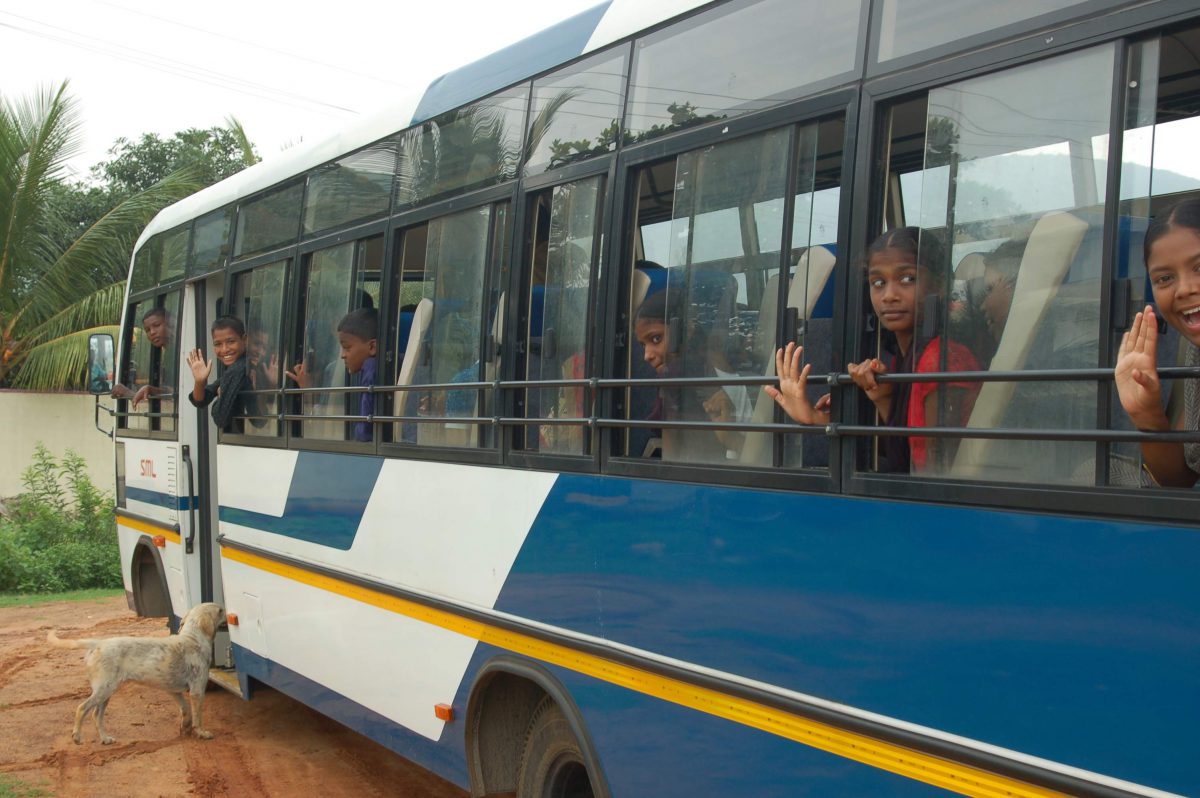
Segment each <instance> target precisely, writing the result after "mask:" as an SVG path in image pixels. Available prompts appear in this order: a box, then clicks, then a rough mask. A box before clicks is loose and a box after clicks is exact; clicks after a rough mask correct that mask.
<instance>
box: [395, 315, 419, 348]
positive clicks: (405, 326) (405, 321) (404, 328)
mask: <svg viewBox="0 0 1200 798" xmlns="http://www.w3.org/2000/svg"><path fill="white" fill-rule="evenodd" d="M414 315H415V311H412V310H402V311H400V331H399V335H398V336H397V342H398V343H399V346H397V347H396V348H397V350H398V351H400V352H404V351H406V350H407V349H408V336H409V333H411V332H412V324H413V316H414Z"/></svg>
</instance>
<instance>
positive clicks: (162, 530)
mask: <svg viewBox="0 0 1200 798" xmlns="http://www.w3.org/2000/svg"><path fill="white" fill-rule="evenodd" d="M117 525H118V526H124V527H129V528H130V529H136V530H137V531H138V532H144V533H146V534H147V535H162V536H163V537H164V538H166V539H167V540H169V541H171V542H172V543H179V542H180V537H179V533H178V532H175V531H173V530H170V529H167V528H166V527H163V526H159V525H158V524H152V523H150V522H149V521H139V520H137V519H135V518H126V517H125V516H123V515H118V516H117Z"/></svg>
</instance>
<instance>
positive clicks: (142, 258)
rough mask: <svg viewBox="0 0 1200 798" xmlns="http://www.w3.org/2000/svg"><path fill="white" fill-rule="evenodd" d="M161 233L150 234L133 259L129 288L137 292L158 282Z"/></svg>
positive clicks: (160, 258)
mask: <svg viewBox="0 0 1200 798" xmlns="http://www.w3.org/2000/svg"><path fill="white" fill-rule="evenodd" d="M162 241H163V237H162V234H159V235H156V236H152V237H151V238H150V240H149V241H147V242H146V243H144V244H142V248H141V249H139V250H138V253H137V255H136V256H135V257H134V259H133V276H132V277H131V278H130V281H129V282H130V289H131V290H132V291H133V292H134V293H137V292H138V291H144V290H146V289H147V288H153V287H154V286H155V285H156V284H157V283H158V265H159V263H161V262H162Z"/></svg>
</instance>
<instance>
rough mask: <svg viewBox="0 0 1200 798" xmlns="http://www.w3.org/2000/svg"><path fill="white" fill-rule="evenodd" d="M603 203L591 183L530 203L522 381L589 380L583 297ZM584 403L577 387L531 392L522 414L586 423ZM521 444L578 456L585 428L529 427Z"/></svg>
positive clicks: (595, 184)
mask: <svg viewBox="0 0 1200 798" xmlns="http://www.w3.org/2000/svg"><path fill="white" fill-rule="evenodd" d="M602 196H603V186H602V181H601V179H600V178H599V177H594V178H591V179H588V180H581V181H578V182H575V183H567V184H565V185H561V186H556V187H554V188H553V189H551V190H549V191H546V192H543V193H542V194H540V195H538V196H537V197H535V198H534V200H533V202H534V203H535V209H536V210H535V214H536V218H535V219H534V241H533V262H532V269H531V273H530V283H529V298H528V302H529V330H528V342H529V343H528V345H527V346H526V351H527V352H528V353H529V357H528V361H527V365H526V379H529V380H581V379H583V378H584V377H586V376H587V374H588V369H587V325H588V308H589V303H588V295H589V290H590V288H591V277H592V253H593V251H594V247H595V235H596V223H597V221H598V220H599V211H600V201H601V198H602ZM586 399H587V394H586V392H585V390H584V389H583V388H582V387H574V386H565V387H555V388H540V389H535V390H531V391H529V395H528V397H527V399H526V402H527V404H526V414H527V415H528V416H530V417H533V418H561V419H567V418H575V419H578V418H584V417H586V416H587V415H588V413H589V412H590V410H589V408H588V407H587V405H586V404H585V402H586ZM526 445H527V447H528V448H529V449H532V450H536V451H542V452H557V453H561V454H584V453H585V451H586V448H585V447H586V441H585V440H584V428H583V426H582V425H579V424H572V425H549V424H546V425H540V426H530V427H529V428H528V434H527V444H526Z"/></svg>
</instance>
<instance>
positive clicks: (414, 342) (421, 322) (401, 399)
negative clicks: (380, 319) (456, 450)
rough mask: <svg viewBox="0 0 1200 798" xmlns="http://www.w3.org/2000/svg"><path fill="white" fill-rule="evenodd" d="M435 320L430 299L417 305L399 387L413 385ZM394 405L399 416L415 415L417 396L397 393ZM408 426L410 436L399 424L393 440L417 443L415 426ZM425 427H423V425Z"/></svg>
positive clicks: (405, 346)
mask: <svg viewBox="0 0 1200 798" xmlns="http://www.w3.org/2000/svg"><path fill="white" fill-rule="evenodd" d="M432 319H433V300H432V299H429V298H428V297H425V298H423V299H422V300H421V301H420V302H418V303H417V308H416V310H414V311H413V312H412V322H411V324H410V325H409V331H408V337H407V340H406V341H405V345H404V355H403V358H402V359H401V361H400V369H399V370H398V372H397V375H396V384H397V385H412V384H413V378H414V376H415V375H416V370H417V365H418V364H419V363H420V361H421V359H422V352H421V350H422V344H423V343H424V342H425V337H426V334H427V331H428V330H429V323H430V321H431V320H432ZM394 405H395V406H396V407H397V408H399V409H400V410H401V411H402V412H397V413H396V415H398V416H409V415H415V411H416V407H417V395H416V394H415V393H414V392H411V391H402V392H397V393H396V400H395V402H394ZM407 426H408V430H407V432H408V434H407V436H406V435H405V429H404V428H405V424H403V423H397V424H396V426H395V429H394V430H393V433H392V435H393V437H392V440H396V441H402V440H407V441H409V442H410V443H412V442H415V441H416V434H415V430H413V425H411V424H410V425H407ZM422 426H423V425H422Z"/></svg>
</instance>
